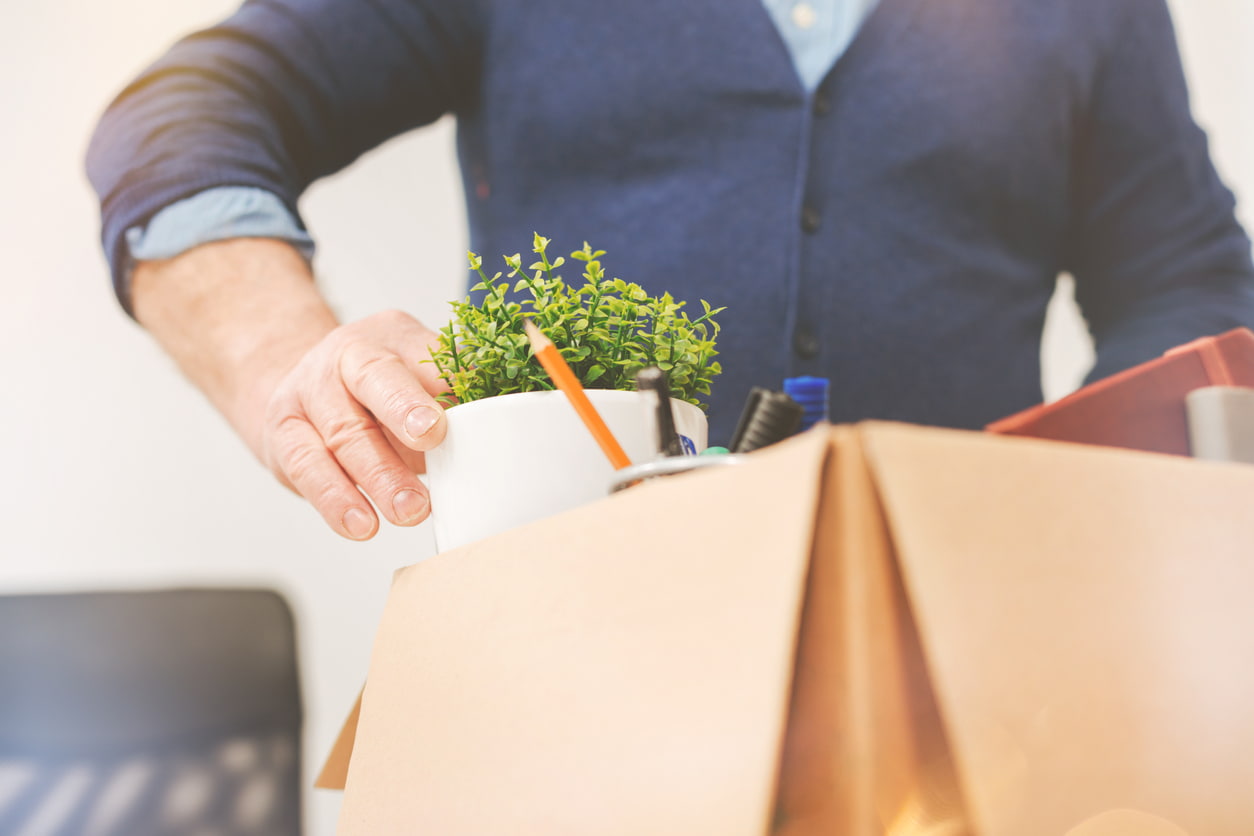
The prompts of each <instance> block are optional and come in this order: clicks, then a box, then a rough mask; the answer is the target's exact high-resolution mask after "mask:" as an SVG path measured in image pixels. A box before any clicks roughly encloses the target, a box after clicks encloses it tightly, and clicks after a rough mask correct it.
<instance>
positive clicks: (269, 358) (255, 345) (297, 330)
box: [132, 238, 337, 456]
mask: <svg viewBox="0 0 1254 836" xmlns="http://www.w3.org/2000/svg"><path fill="white" fill-rule="evenodd" d="M132 294H133V299H134V306H135V314H136V318H137V319H138V320H139V321H140V323H141V324H143V325H144V327H145V328H147V329H148V331H149V332H151V333H152V335H153V336H154V337H155V338H156V340H157V341H158V342H159V343H160V344H161V345H162V347H163V348H164V349H165V350H166V352H167V353H169V354H170V356H171V357H173V358H174V360H175V361H176V362H177V363H178V365H179V367H180V368H181V369H182V370H183V373H184V374H186V375H187V377H188V378H189V379H190V380H191V381H192V382H193V383H194V384H195V385H196V386H198V387H199V388H200V389H201V390H202V391H203V392H204V393H205V395H206V396H208V398H209V400H210V401H211V402H212V403H213V404H214V405H215V406H216V407H217V408H218V410H219V411H221V412H222V414H223V415H225V416H226V418H227V420H228V421H230V423H231V425H232V426H233V427H234V428H235V430H236V432H238V433H239V434H240V436H241V437H242V438H243V439H244V441H245V442H246V443H247V444H248V446H249V448H250V449H252V451H253V452H254V453H256V454H257V455H258V456H261V455H262V440H261V417H262V416H263V414H264V411H265V405H266V403H267V401H268V400H269V398H270V396H271V395H272V393H273V391H274V389H275V387H276V386H277V385H278V382H279V381H280V380H281V379H282V378H283V376H284V375H286V374H287V372H288V371H290V370H291V369H292V368H293V367H294V366H295V365H296V363H297V362H298V361H299V360H300V359H301V358H302V357H303V356H304V355H305V354H306V353H307V352H309V350H310V349H311V348H313V346H314V345H316V344H317V343H318V342H319V341H321V340H322V339H323V338H324V337H325V336H326V335H327V334H329V333H330V332H331V331H332V330H334V329H335V327H336V325H337V322H336V320H335V317H334V315H333V314H332V313H331V311H330V309H329V308H328V307H327V305H326V303H325V302H324V301H323V299H322V297H321V295H320V294H319V293H318V291H317V289H316V288H315V286H314V283H313V278H312V276H311V274H310V271H309V267H308V265H307V264H306V263H305V260H304V259H303V258H302V257H301V255H300V254H299V253H298V252H297V251H296V250H295V249H294V248H293V247H292V246H290V245H289V244H286V243H283V242H280V241H273V240H266V239H257V238H241V239H233V240H229V241H220V242H215V243H211V244H206V245H204V246H200V247H196V248H194V249H192V250H189V251H187V252H186V253H183V254H182V255H179V256H177V257H175V258H171V259H168V260H164V261H142V262H139V264H138V265H137V266H136V269H135V272H134V275H133V277H132Z"/></svg>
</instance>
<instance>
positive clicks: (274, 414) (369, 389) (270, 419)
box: [262, 312, 447, 540]
mask: <svg viewBox="0 0 1254 836" xmlns="http://www.w3.org/2000/svg"><path fill="white" fill-rule="evenodd" d="M434 339H435V335H434V334H433V333H432V332H431V331H430V330H429V329H427V328H425V327H424V326H423V325H422V324H421V323H419V322H418V321H417V320H415V319H414V318H413V317H410V316H408V315H405V314H399V313H394V312H393V313H385V314H378V315H376V316H374V317H370V318H368V319H366V320H361V321H360V322H357V323H353V324H351V325H348V326H341V328H339V329H337V330H336V331H335V332H333V333H332V334H331V335H329V336H328V337H327V338H326V339H324V340H323V342H322V343H320V344H319V345H318V346H317V347H315V348H314V349H313V350H312V351H310V352H309V353H308V354H307V355H306V356H305V357H304V358H303V359H302V360H301V361H300V363H298V364H297V366H296V367H295V368H294V369H293V370H292V371H291V372H290V373H289V374H288V376H287V378H286V379H285V380H284V381H283V383H282V384H281V385H280V387H279V389H278V390H277V391H276V393H275V395H274V396H273V397H272V398H271V399H270V403H269V405H268V407H267V410H266V412H267V414H266V418H265V421H264V426H265V431H264V440H263V444H262V450H263V454H262V455H263V459H265V460H266V461H267V463H268V464H269V465H270V469H271V470H272V471H273V472H274V473H275V475H276V476H277V477H278V478H279V480H280V481H282V482H284V483H286V484H288V485H289V486H290V487H292V488H293V489H295V490H296V491H297V492H298V493H300V494H301V495H302V496H304V497H305V498H306V499H308V500H309V502H310V503H311V504H313V506H314V507H315V508H316V509H317V510H318V512H319V513H320V514H321V515H322V517H323V518H324V519H325V520H326V521H327V524H328V525H330V526H331V528H332V529H334V530H335V531H336V532H337V533H339V534H341V535H342V536H344V537H348V538H350V539H353V540H366V539H369V538H370V537H373V536H374V534H375V532H377V531H378V528H379V515H382V516H383V517H384V518H385V519H387V520H388V521H389V522H391V523H393V524H396V525H416V524H417V523H419V522H421V521H422V520H424V519H425V518H426V517H427V515H428V512H429V509H430V502H429V498H428V494H427V489H426V487H425V486H424V485H423V484H422V483H421V482H420V481H419V480H418V478H417V476H416V473H418V472H420V471H421V470H423V469H424V464H425V462H424V456H423V451H425V450H429V449H431V448H432V447H434V446H436V445H437V444H439V443H440V441H441V440H443V438H444V432H445V419H444V411H443V409H442V408H441V407H440V405H439V404H438V403H437V402H436V400H435V398H434V397H433V396H432V394H431V392H433V391H435V392H439V391H443V390H445V389H446V388H447V387H446V385H445V384H444V383H443V381H441V380H439V378H438V374H436V373H435V372H434V371H433V370H429V369H427V368H426V367H427V366H430V365H431V364H425V363H422V362H421V361H422V360H425V359H427V358H428V357H429V356H430V346H431V343H432V342H433V341H434ZM428 378H430V379H428ZM371 503H373V507H372V505H371ZM376 509H377V513H376Z"/></svg>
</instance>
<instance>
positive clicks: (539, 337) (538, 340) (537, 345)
mask: <svg viewBox="0 0 1254 836" xmlns="http://www.w3.org/2000/svg"><path fill="white" fill-rule="evenodd" d="M523 330H524V331H526V332H527V339H528V340H530V341H531V350H532V351H539V350H540V349H541V348H544V346H545V345H547V344H548V343H549V338H548V337H546V336H544V332H543V331H541V330H540V328H539V326H537V325H536V324H535V323H534V322H532V321H531V319H530V318H528V319H524V320H523Z"/></svg>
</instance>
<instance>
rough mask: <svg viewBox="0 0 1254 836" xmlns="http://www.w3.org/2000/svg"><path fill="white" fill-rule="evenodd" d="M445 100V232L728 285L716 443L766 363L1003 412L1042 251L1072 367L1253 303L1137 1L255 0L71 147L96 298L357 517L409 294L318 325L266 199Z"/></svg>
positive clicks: (870, 389)
mask: <svg viewBox="0 0 1254 836" xmlns="http://www.w3.org/2000/svg"><path fill="white" fill-rule="evenodd" d="M781 36H782V37H781ZM449 112H452V113H455V114H456V115H457V118H458V120H459V135H458V149H459V155H460V159H461V165H462V171H463V176H464V179H465V185H466V203H467V209H468V213H469V219H470V229H471V245H472V248H474V249H475V250H476V251H478V252H481V253H484V254H487V255H488V256H492V255H493V254H500V253H505V252H515V251H517V250H518V249H520V247H521V246H523V245H524V244H525V242H527V241H529V240H530V237H531V233H532V231H533V230H538V231H540V232H542V233H543V234H545V235H547V236H549V237H551V238H553V239H554V240H555V241H556V242H558V243H568V244H570V245H571V246H577V245H578V243H579V242H581V241H582V240H584V239H588V240H591V241H593V242H594V243H595V244H596V245H597V246H598V247H601V248H604V249H606V250H608V251H609V259H610V260H609V263H608V266H609V267H610V269H611V270H612V272H613V273H615V274H617V275H620V276H622V277H624V278H627V279H630V280H634V281H638V282H640V283H642V284H644V285H645V287H646V288H650V289H653V290H654V291H660V290H663V289H665V290H670V291H671V292H672V293H674V294H675V295H676V296H677V297H678V298H680V299H688V300H693V301H694V302H695V300H696V299H698V298H705V299H708V300H710V301H711V302H713V303H714V304H717V305H726V306H728V310H727V311H726V312H725V313H724V314H723V315H722V317H721V322H722V325H723V337H722V341H721V343H720V347H721V350H722V357H721V358H720V359H721V360H722V362H723V366H724V368H725V369H726V370H727V371H726V373H725V375H724V377H723V378H722V379H720V380H719V381H716V383H715V393H714V397H713V399H712V404H711V413H710V417H711V431H712V434H713V436H714V437H715V438H719V437H724V436H726V435H727V433H728V432H729V430H730V427H731V423H732V422H733V421H734V419H735V416H736V413H737V412H738V409H739V404H740V403H741V402H742V400H743V397H744V395H745V392H746V390H747V389H748V387H749V386H751V385H778V383H779V381H780V380H781V379H782V378H783V377H785V376H791V375H797V374H816V375H820V376H823V377H827V378H829V379H830V380H831V382H832V390H833V402H832V415H833V418H834V420H839V421H847V420H856V419H860V418H866V417H879V418H890V419H899V420H908V421H916V422H925V423H933V424H941V425H949V426H958V427H978V426H980V425H982V424H983V423H985V422H987V421H989V420H992V419H995V418H998V417H1000V416H1003V415H1005V414H1008V413H1011V412H1013V411H1016V410H1018V409H1020V408H1022V407H1025V406H1028V405H1030V404H1032V403H1034V402H1036V401H1038V400H1039V399H1040V389H1039V368H1038V347H1039V339H1040V331H1041V325H1042V322H1043V318H1044V312H1045V306H1046V303H1047V301H1048V299H1049V296H1050V294H1051V292H1052V289H1053V286H1054V280H1055V277H1056V276H1057V274H1058V273H1059V272H1060V271H1064V270H1065V271H1070V272H1072V273H1073V274H1074V275H1075V277H1076V283H1077V284H1076V286H1077V297H1078V299H1079V301H1080V303H1081V306H1082V307H1083V309H1084V312H1085V315H1086V318H1087V319H1088V322H1089V326H1090V328H1091V330H1092V331H1093V334H1094V337H1095V340H1096V344H1097V352H1098V360H1097V365H1096V368H1095V369H1094V372H1093V374H1094V376H1103V375H1105V374H1109V373H1111V372H1114V371H1117V370H1119V369H1122V368H1125V367H1127V366H1129V365H1132V364H1134V363H1137V362H1140V361H1142V360H1145V359H1147V358H1149V357H1152V356H1155V355H1157V354H1159V353H1161V352H1162V351H1163V350H1165V349H1167V348H1169V347H1171V346H1173V345H1176V344H1179V343H1182V342H1185V341H1187V340H1189V339H1192V338H1195V337H1198V336H1201V335H1205V334H1210V333H1216V332H1219V331H1223V330H1225V329H1227V328H1230V327H1234V326H1238V325H1251V324H1254V267H1252V266H1251V262H1250V244H1249V241H1248V239H1247V238H1246V237H1245V235H1244V233H1243V232H1242V231H1241V229H1240V228H1239V226H1238V225H1237V223H1236V221H1235V219H1234V216H1233V201H1232V197H1231V195H1230V193H1229V192H1228V191H1227V190H1226V189H1225V188H1224V187H1223V185H1222V184H1221V183H1220V182H1219V180H1218V177H1217V176H1216V174H1215V172H1214V169H1213V166H1212V165H1211V162H1210V160H1209V157H1208V154H1207V150H1206V142H1205V137H1204V136H1203V134H1202V133H1201V131H1200V130H1199V129H1198V128H1197V127H1196V125H1195V124H1194V123H1193V121H1192V119H1191V117H1190V115H1189V109H1188V100H1187V94H1186V91H1185V85H1184V80H1183V74H1182V72H1181V68H1180V61H1179V56H1178V54H1177V50H1176V46H1175V42H1174V35H1173V32H1172V28H1171V21H1170V18H1169V15H1168V12H1167V9H1166V6H1165V0H1099V1H1098V2H1095V1H1094V0H944V2H936V0H878V2H877V1H876V0H824V2H818V0H799V1H798V0H789V1H788V2H780V1H779V0H736V2H734V3H729V2H727V0H685V2H683V3H675V2H662V0H635V2H632V3H621V2H612V1H611V0H584V2H574V0H372V2H353V0H253V2H250V3H247V4H246V5H245V6H244V7H243V8H242V9H241V10H240V11H239V12H238V13H237V14H236V15H235V16H233V17H232V18H230V19H229V20H227V21H226V22H224V23H223V24H221V25H219V26H217V27H214V28H212V29H210V30H208V31H206V32H203V33H199V34H197V35H194V36H192V37H190V38H188V39H186V40H184V41H183V42H181V43H180V44H178V45H176V46H175V47H174V48H173V49H172V50H171V51H170V52H169V53H168V54H167V55H166V56H165V57H164V58H162V59H161V60H159V61H158V62H157V63H156V64H155V65H154V66H153V67H152V68H150V69H149V70H148V71H147V72H145V73H144V74H143V75H142V76H141V77H140V78H139V79H138V80H137V81H136V82H134V83H133V84H132V85H131V86H130V87H128V88H127V89H126V90H125V91H123V93H122V94H121V96H120V97H119V98H118V100H117V101H116V102H114V104H113V105H112V106H111V108H110V109H109V111H108V112H107V113H106V114H105V116H104V118H103V120H102V122H101V125H100V128H99V129H98V131H97V134H96V136H95V138H94V140H93V143H92V148H91V151H90V152H89V159H88V168H89V173H90V175H91V178H92V181H93V183H94V184H95V186H96V188H97V190H98V192H99V193H100V195H101V198H102V206H103V210H102V212H103V227H104V242H105V248H106V251H107V253H108V255H109V259H110V263H111V266H112V269H113V274H114V279H115V284H116V286H117V290H118V294H119V298H120V299H121V300H122V303H123V304H124V305H125V306H127V308H128V310H131V311H132V312H133V313H134V315H135V316H136V317H137V318H138V319H139V321H140V322H141V323H143V324H144V325H145V326H146V327H147V328H148V329H149V330H150V331H152V333H153V334H154V335H155V336H156V337H157V339H158V340H159V341H160V342H161V343H162V344H163V345H164V346H165V347H166V349H167V350H168V351H169V352H170V353H171V354H172V355H173V356H174V357H175V358H176V359H177V360H178V361H179V363H180V364H181V366H182V367H183V369H184V370H185V371H186V373H187V374H188V375H189V376H190V377H191V378H192V380H193V381H195V382H196V383H197V384H198V385H199V386H201V388H203V389H204V391H205V392H206V393H207V394H208V395H209V397H210V398H211V399H212V400H213V402H214V403H215V404H216V405H217V406H218V408H219V409H221V410H222V411H223V412H224V413H225V414H226V416H227V417H228V418H229V419H230V420H231V422H232V424H233V425H234V426H235V428H236V429H237V430H238V431H239V433H240V434H241V436H242V437H243V438H244V439H245V441H246V442H247V443H248V444H249V446H250V447H251V448H252V450H253V451H254V452H255V453H256V454H257V456H258V457H259V458H260V459H261V460H262V461H263V462H265V463H266V464H267V465H268V466H269V467H270V468H271V470H273V471H274V473H275V474H276V476H278V478H280V479H281V480H282V481H284V482H285V483H287V484H288V485H289V486H291V487H293V488H294V489H296V490H297V491H299V492H300V493H301V494H302V495H304V496H305V497H307V498H308V499H309V500H310V501H311V502H312V503H313V504H314V506H315V507H316V508H317V509H318V510H319V511H320V512H321V513H322V515H323V516H324V518H325V519H326V521H327V522H328V524H330V525H331V527H332V528H334V529H335V530H336V531H337V532H339V533H341V534H343V535H345V536H348V537H352V538H355V539H365V538H368V537H370V536H372V535H373V533H374V532H375V530H376V529H377V525H378V522H377V517H376V515H375V512H374V510H373V509H372V508H371V506H370V503H369V502H367V501H366V499H365V498H364V497H363V496H362V492H364V494H365V496H366V497H369V498H370V499H371V500H373V501H374V504H375V506H377V508H378V510H379V511H380V512H381V513H382V514H383V516H384V517H385V518H387V519H388V520H389V521H391V522H393V523H396V524H401V525H405V524H413V523H416V522H418V521H420V520H421V519H422V518H423V517H425V516H426V513H427V502H426V494H425V490H424V489H423V487H422V486H421V484H420V483H419V482H418V481H417V479H416V478H415V477H414V475H413V474H414V471H415V470H417V469H419V468H420V467H421V454H422V451H424V450H428V449H430V448H431V447H432V446H433V445H435V444H438V443H439V441H440V439H441V437H442V435H443V432H444V429H443V420H442V417H441V415H440V412H439V410H438V408H436V406H435V403H434V401H433V400H432V397H431V393H432V392H437V391H439V390H440V389H441V387H442V382H441V381H439V380H437V379H436V378H435V377H434V375H433V373H432V367H431V366H430V365H429V364H422V363H421V362H420V361H421V360H422V359H424V358H425V357H426V356H427V352H428V348H429V346H430V345H431V343H432V341H433V334H432V332H431V331H430V330H429V329H428V328H426V327H425V326H423V325H422V324H420V323H418V322H417V321H416V320H414V319H413V318H412V317H409V316H408V315H405V314H401V313H396V312H387V313H382V314H379V315H377V316H375V317H370V318H368V319H366V320H363V321H360V322H355V323H349V324H347V325H339V324H338V323H336V321H335V319H334V317H333V316H332V315H331V313H330V312H329V311H328V310H327V307H326V305H325V304H324V303H323V301H322V299H321V298H320V296H319V295H318V293H317V291H316V290H315V288H314V286H313V284H312V282H311V280H310V273H309V269H308V267H307V264H306V261H305V258H304V256H303V255H302V250H305V251H307V248H308V246H309V244H310V242H309V241H308V238H307V236H306V235H305V234H304V232H303V230H302V228H301V227H300V222H299V216H298V214H297V212H296V202H297V198H298V197H299V195H300V193H301V192H302V191H303V189H304V188H305V187H306V186H307V185H308V184H309V183H310V182H311V181H313V180H314V179H316V178H318V177H321V176H323V175H325V174H328V173H330V172H333V171H336V170H338V169H340V168H342V167H343V166H345V165H347V164H348V163H349V162H351V161H352V160H353V159H355V158H356V157H357V156H358V155H359V154H361V153H362V152H364V151H365V150H367V149H369V148H371V147H373V146H375V145H377V144H378V143H380V142H382V141H383V140H385V139H387V138H389V137H391V136H394V135H396V134H397V133H400V132H402V131H405V130H408V129H411V128H414V127H417V126H419V125H423V124H427V123H429V122H432V121H434V120H435V119H437V118H438V117H440V116H441V115H443V114H445V113H449ZM240 236H246V237H240ZM205 242H213V243H205ZM357 486H360V488H361V492H359V491H358V489H357Z"/></svg>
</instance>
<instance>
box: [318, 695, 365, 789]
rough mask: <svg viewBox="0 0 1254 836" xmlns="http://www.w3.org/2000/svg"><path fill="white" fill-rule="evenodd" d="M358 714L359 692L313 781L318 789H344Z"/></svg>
mask: <svg viewBox="0 0 1254 836" xmlns="http://www.w3.org/2000/svg"><path fill="white" fill-rule="evenodd" d="M360 716H361V692H358V694H357V700H356V701H355V702H354V703H353V710H352V711H350V712H349V713H348V719H346V720H345V721H344V726H343V728H341V729H340V733H339V736H338V737H336V738H335V745H333V746H332V747H331V754H329V755H327V759H326V762H325V763H323V764H322V771H321V772H319V773H318V780H316V781H314V786H315V787H317V788H318V789H323V790H342V789H344V782H345V781H346V780H348V761H349V759H350V758H351V757H352V754H353V741H354V740H356V738H357V718H358V717H360Z"/></svg>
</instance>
